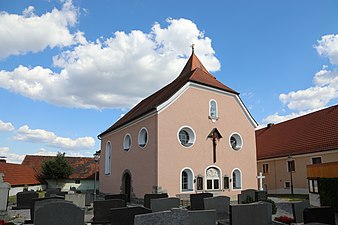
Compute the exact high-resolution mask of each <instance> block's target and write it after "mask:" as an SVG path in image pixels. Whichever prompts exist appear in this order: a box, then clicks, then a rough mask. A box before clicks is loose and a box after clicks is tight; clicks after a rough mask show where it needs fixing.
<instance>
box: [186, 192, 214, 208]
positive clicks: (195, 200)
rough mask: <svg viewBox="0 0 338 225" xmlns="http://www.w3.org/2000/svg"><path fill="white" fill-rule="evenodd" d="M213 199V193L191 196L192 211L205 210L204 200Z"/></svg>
mask: <svg viewBox="0 0 338 225" xmlns="http://www.w3.org/2000/svg"><path fill="white" fill-rule="evenodd" d="M210 197H213V194H212V193H199V194H191V195H190V207H191V208H190V209H191V210H203V209H204V199H205V198H210Z"/></svg>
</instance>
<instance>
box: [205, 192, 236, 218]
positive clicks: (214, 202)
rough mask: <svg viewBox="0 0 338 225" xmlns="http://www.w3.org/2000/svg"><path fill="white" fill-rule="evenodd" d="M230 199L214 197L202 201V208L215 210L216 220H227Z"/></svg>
mask: <svg viewBox="0 0 338 225" xmlns="http://www.w3.org/2000/svg"><path fill="white" fill-rule="evenodd" d="M229 207H230V198H229V197H228V196H216V197H211V198H205V199H204V208H205V209H206V210H208V209H214V210H216V220H217V221H220V220H222V221H223V220H228V219H229Z"/></svg>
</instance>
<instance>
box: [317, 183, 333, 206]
mask: <svg viewBox="0 0 338 225" xmlns="http://www.w3.org/2000/svg"><path fill="white" fill-rule="evenodd" d="M318 183H319V197H320V204H321V205H322V206H331V207H333V208H334V209H335V210H336V211H338V189H337V187H338V178H320V179H319V180H318Z"/></svg>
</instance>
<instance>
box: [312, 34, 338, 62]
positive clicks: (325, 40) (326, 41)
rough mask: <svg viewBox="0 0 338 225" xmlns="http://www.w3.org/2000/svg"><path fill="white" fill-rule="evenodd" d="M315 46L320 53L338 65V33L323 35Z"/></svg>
mask: <svg viewBox="0 0 338 225" xmlns="http://www.w3.org/2000/svg"><path fill="white" fill-rule="evenodd" d="M315 48H316V50H317V52H318V54H319V55H322V56H325V57H327V58H329V60H330V63H332V64H334V65H338V34H329V35H325V36H322V39H321V40H319V41H317V45H316V46H315Z"/></svg>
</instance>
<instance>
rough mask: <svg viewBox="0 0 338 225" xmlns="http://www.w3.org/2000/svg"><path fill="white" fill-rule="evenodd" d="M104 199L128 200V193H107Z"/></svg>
mask: <svg viewBox="0 0 338 225" xmlns="http://www.w3.org/2000/svg"><path fill="white" fill-rule="evenodd" d="M104 199H105V200H108V199H121V200H124V201H125V202H127V200H128V195H126V194H114V195H106V196H104Z"/></svg>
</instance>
